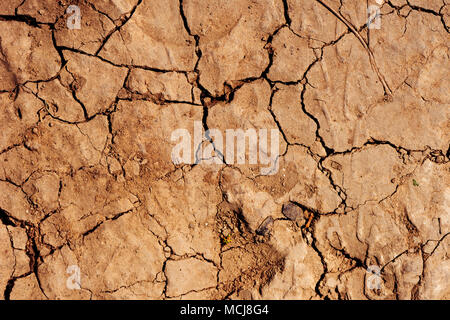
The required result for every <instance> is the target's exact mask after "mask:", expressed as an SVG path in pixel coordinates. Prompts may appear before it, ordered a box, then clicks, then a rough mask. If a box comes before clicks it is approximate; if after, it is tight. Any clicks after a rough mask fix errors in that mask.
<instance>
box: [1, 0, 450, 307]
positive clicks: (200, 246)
mask: <svg viewBox="0 0 450 320" xmlns="http://www.w3.org/2000/svg"><path fill="white" fill-rule="evenodd" d="M371 4H374V5H376V2H375V1H365V0H364V1H350V0H340V1H338V0H317V1H315V0H98V1H93V0H92V1H87V0H78V1H77V0H71V1H68V0H60V1H54V0H9V1H3V2H2V4H1V6H0V106H1V113H0V123H1V129H0V130H1V131H0V132H1V135H0V296H2V298H4V299H180V298H181V299H225V298H231V299H235V298H238V299H261V298H262V299H326V298H329V299H366V298H367V299H450V279H449V270H450V260H449V246H450V237H449V236H448V235H449V233H450V182H449V180H450V175H449V170H450V165H449V140H450V139H449V138H450V122H449V112H450V108H449V106H450V90H449V89H450V88H449V83H450V82H449V81H448V80H449V79H448V75H449V71H450V65H449V47H448V44H449V21H450V20H449V19H450V16H449V14H450V2H449V1H447V0H390V1H383V3H382V4H381V5H379V6H380V13H381V27H380V29H369V28H368V27H367V25H366V20H367V11H366V10H367V6H368V5H371ZM69 5H76V6H78V7H79V8H80V12H81V29H79V30H77V29H75V30H71V29H69V28H68V27H67V20H68V19H69V18H70V17H69V14H67V13H66V9H67V8H68V6H69ZM194 121H200V122H201V123H202V125H203V128H204V129H205V130H206V129H208V128H218V129H219V130H221V131H222V132H224V131H225V130H226V129H239V128H240V129H243V130H246V129H249V128H256V129H262V128H266V129H276V130H278V131H279V134H280V137H281V138H280V146H279V147H280V148H279V149H280V156H279V158H278V163H279V170H278V172H276V173H275V174H274V175H267V176H263V175H260V174H259V167H258V165H246V164H243V165H237V164H236V165H233V164H226V163H222V164H203V163H200V164H197V165H189V164H180V165H174V164H173V162H172V160H171V150H172V148H173V147H174V145H175V143H174V142H172V141H171V140H170V137H171V133H172V132H173V131H174V130H176V129H177V128H187V129H188V130H190V131H192V130H191V129H192V128H193V123H194ZM201 144H202V145H210V147H211V145H212V146H214V141H213V140H208V139H204V141H202V142H201ZM198 147H199V146H194V149H195V150H197V149H196V148H198ZM216 158H218V159H219V160H223V159H222V158H221V157H220V154H219V152H217V153H216ZM222 162H223V161H222ZM261 224H263V228H262V227H261ZM257 231H258V232H257ZM73 266H75V267H78V268H79V281H75V282H70V281H72V280H73V277H74V276H76V273H75V274H71V271H70V270H73V269H70V268H71V267H73ZM374 270H375V271H374ZM69 280H70V281H69ZM374 282H375V284H377V285H375V286H374V285H373V283H374ZM70 283H71V284H74V283H75V287H76V288H75V289H74V288H73V287H71V286H70V285H68V284H70ZM77 285H78V286H77Z"/></svg>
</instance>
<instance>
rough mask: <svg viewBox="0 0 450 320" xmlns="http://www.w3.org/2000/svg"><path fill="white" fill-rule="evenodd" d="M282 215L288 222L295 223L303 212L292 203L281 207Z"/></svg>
mask: <svg viewBox="0 0 450 320" xmlns="http://www.w3.org/2000/svg"><path fill="white" fill-rule="evenodd" d="M282 212H283V215H284V216H285V217H286V218H288V219H289V220H292V221H296V220H297V219H299V218H300V217H302V213H303V210H302V208H300V207H299V206H298V205H296V204H295V203H292V202H288V203H286V204H284V205H283V209H282Z"/></svg>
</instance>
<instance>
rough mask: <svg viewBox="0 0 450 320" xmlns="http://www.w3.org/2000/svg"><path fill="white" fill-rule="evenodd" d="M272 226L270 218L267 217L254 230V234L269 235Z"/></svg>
mask: <svg viewBox="0 0 450 320" xmlns="http://www.w3.org/2000/svg"><path fill="white" fill-rule="evenodd" d="M272 225H273V218H272V217H271V216H268V217H267V218H266V219H264V221H263V222H262V223H261V225H260V226H259V227H258V229H256V233H257V234H259V235H261V236H265V235H267V234H268V233H269V231H270V229H271V228H272Z"/></svg>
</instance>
